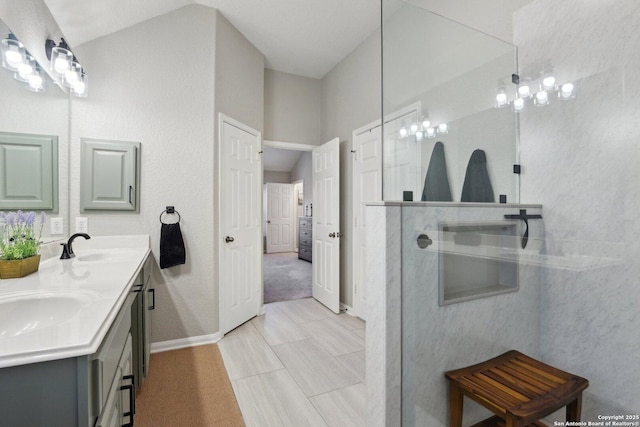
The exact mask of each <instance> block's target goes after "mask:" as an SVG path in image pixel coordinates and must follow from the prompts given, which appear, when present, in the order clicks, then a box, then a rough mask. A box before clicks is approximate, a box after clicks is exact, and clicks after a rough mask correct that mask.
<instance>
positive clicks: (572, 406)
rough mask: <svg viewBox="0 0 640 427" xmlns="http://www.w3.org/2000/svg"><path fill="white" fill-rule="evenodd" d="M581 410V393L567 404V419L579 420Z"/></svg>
mask: <svg viewBox="0 0 640 427" xmlns="http://www.w3.org/2000/svg"><path fill="white" fill-rule="evenodd" d="M581 412H582V393H580V394H579V395H578V397H576V400H574V401H573V402H571V403H569V404H568V405H567V421H580V413H581Z"/></svg>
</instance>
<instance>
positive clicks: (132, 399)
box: [120, 375, 136, 427]
mask: <svg viewBox="0 0 640 427" xmlns="http://www.w3.org/2000/svg"><path fill="white" fill-rule="evenodd" d="M122 379H123V380H125V381H126V380H131V384H127V385H123V386H121V387H120V390H128V391H129V411H128V412H124V413H123V414H122V416H123V417H129V422H128V423H126V424H122V427H133V414H135V413H136V390H135V386H134V384H135V376H134V375H125V376H123V377H122Z"/></svg>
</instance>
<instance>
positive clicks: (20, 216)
mask: <svg viewBox="0 0 640 427" xmlns="http://www.w3.org/2000/svg"><path fill="white" fill-rule="evenodd" d="M24 220H25V217H24V212H22V211H18V213H17V214H16V222H17V225H20V224H22V223H23V222H24Z"/></svg>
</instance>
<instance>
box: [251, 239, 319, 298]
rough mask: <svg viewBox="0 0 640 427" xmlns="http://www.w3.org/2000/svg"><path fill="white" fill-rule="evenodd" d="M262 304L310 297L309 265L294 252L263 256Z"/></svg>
mask: <svg viewBox="0 0 640 427" xmlns="http://www.w3.org/2000/svg"><path fill="white" fill-rule="evenodd" d="M263 271H264V303H265V304H266V303H269V302H276V301H289V300H293V299H300V298H307V297H310V296H311V263H310V262H308V261H303V260H301V259H298V254H297V253H296V252H282V253H275V254H264V263H263Z"/></svg>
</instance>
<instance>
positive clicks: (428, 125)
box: [422, 117, 431, 130]
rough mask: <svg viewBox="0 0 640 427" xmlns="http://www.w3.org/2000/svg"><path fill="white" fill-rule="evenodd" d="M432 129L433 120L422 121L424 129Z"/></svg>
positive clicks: (425, 119)
mask: <svg viewBox="0 0 640 427" xmlns="http://www.w3.org/2000/svg"><path fill="white" fill-rule="evenodd" d="M430 127H431V120H429V118H427V117H425V118H424V119H422V129H423V130H424V129H428V128H430Z"/></svg>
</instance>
